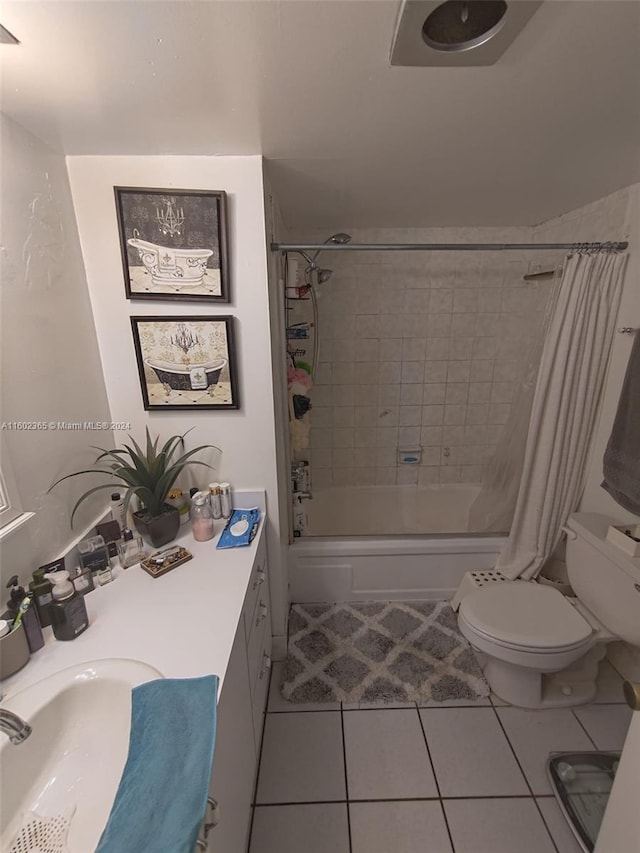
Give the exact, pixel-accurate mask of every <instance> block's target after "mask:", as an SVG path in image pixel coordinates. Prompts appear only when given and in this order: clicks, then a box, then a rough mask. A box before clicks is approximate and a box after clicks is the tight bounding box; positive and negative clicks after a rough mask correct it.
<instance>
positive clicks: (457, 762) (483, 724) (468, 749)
mask: <svg viewBox="0 0 640 853" xmlns="http://www.w3.org/2000/svg"><path fill="white" fill-rule="evenodd" d="M420 716H421V717H422V722H423V725H424V730H425V732H426V735H427V743H428V744H429V749H430V750H431V758H432V760H433V766H434V768H435V771H436V776H437V779H438V784H439V785H440V792H441V794H442V796H443V797H476V796H478V797H481V796H501V795H509V794H528V793H529V789H528V787H527V785H526V782H525V780H524V777H523V776H522V773H521V771H520V768H519V767H518V764H517V762H516V760H515V758H514V757H513V753H512V752H511V748H510V747H509V743H508V741H507V739H506V738H505V736H504V733H503V731H502V729H501V728H500V724H499V723H498V720H497V719H496V715H495V711H493V709H490V708H446V709H442V710H440V709H435V708H434V709H431V708H428V709H425V710H422V711H420Z"/></svg>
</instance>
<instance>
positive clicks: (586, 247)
mask: <svg viewBox="0 0 640 853" xmlns="http://www.w3.org/2000/svg"><path fill="white" fill-rule="evenodd" d="M628 246H629V243H627V242H626V241H624V242H621V243H272V244H271V251H272V252H302V251H304V252H313V251H316V250H317V251H322V252H367V251H371V252H394V251H403V252H422V251H432V252H456V251H459V252H475V251H479V252H495V251H504V250H509V249H569V250H571V251H575V252H579V251H596V252H600V251H603V250H604V251H612V252H613V251H615V252H620V251H623V250H624V249H626V248H627V247H628Z"/></svg>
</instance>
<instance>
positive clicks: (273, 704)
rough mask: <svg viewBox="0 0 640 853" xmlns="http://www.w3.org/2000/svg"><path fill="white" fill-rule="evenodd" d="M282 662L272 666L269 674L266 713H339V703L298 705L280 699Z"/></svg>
mask: <svg viewBox="0 0 640 853" xmlns="http://www.w3.org/2000/svg"><path fill="white" fill-rule="evenodd" d="M283 666H284V663H283V661H279V662H278V663H274V664H273V673H272V674H271V684H270V686H269V704H268V705H267V710H268V711H291V712H294V711H339V710H340V703H339V702H307V703H306V704H298V703H296V702H289V701H287V700H286V699H283V698H282V694H281V693H280V685H281V683H282V667H283Z"/></svg>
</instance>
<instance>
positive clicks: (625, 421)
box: [602, 332, 640, 515]
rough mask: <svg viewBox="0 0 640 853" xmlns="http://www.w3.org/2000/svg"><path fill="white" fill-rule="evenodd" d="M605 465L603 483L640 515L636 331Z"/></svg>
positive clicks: (639, 345) (639, 335)
mask: <svg viewBox="0 0 640 853" xmlns="http://www.w3.org/2000/svg"><path fill="white" fill-rule="evenodd" d="M602 467H603V472H604V480H603V482H602V487H603V488H604V489H606V490H607V491H608V492H609V494H610V495H611V497H612V498H613V499H614V500H615V501H617V502H618V503H619V504H620V506H622V507H624V508H625V509H628V510H629V512H633V513H635V514H636V515H640V332H636V336H635V341H634V343H633V348H632V350H631V355H630V357H629V364H628V366H627V372H626V374H625V377H624V382H623V384H622V391H621V392H620V400H619V401H618V411H617V412H616V417H615V420H614V422H613V429H612V431H611V438H610V439H609V444H608V445H607V449H606V450H605V453H604V459H603V466H602Z"/></svg>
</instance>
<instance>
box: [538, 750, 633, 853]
mask: <svg viewBox="0 0 640 853" xmlns="http://www.w3.org/2000/svg"><path fill="white" fill-rule="evenodd" d="M619 762H620V753H619V752H552V753H551V754H550V756H549V759H548V760H547V776H548V777H549V781H550V782H551V787H552V789H553V793H554V794H555V797H556V800H557V801H558V805H559V806H560V809H561V811H562V813H563V815H564V816H565V818H566V820H567V822H568V823H569V826H570V827H571V829H572V831H573V834H574V835H575V837H576V839H577V841H578V843H579V844H580V846H581V848H582V849H583V850H584V851H585V853H593V848H594V847H595V844H596V839H597V837H598V832H599V831H600V825H601V823H602V818H603V817H604V811H605V809H606V807H607V803H608V801H609V794H610V793H611V788H612V786H613V780H614V778H615V775H616V770H617V769H618V763H619Z"/></svg>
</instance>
